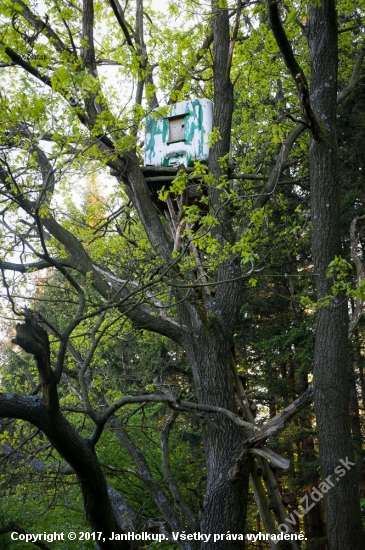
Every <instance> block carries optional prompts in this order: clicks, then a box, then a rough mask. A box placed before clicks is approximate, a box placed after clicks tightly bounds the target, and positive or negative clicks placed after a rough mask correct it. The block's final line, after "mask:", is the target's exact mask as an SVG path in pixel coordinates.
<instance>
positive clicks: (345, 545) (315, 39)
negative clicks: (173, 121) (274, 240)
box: [308, 0, 365, 550]
mask: <svg viewBox="0 0 365 550" xmlns="http://www.w3.org/2000/svg"><path fill="white" fill-rule="evenodd" d="M308 46H309V52H310V58H311V63H312V73H311V77H312V78H311V93H310V99H311V104H312V109H313V112H314V114H315V116H316V119H317V122H318V126H319V131H318V136H317V137H313V136H312V138H311V144H310V152H309V162H310V179H311V213H312V224H313V230H312V253H313V262H314V270H315V274H316V285H317V297H318V299H322V298H324V297H325V296H327V295H330V294H331V286H332V284H333V281H332V280H330V279H329V278H328V277H327V268H328V265H329V263H330V262H331V261H332V260H333V259H334V257H335V256H336V255H337V256H340V255H341V241H340V209H339V182H338V177H337V155H336V151H337V136H336V101H337V67H338V47H337V18H336V7H335V2H334V0H322V2H321V3H320V4H317V3H313V4H312V5H311V7H310V10H309V22H308ZM347 328H348V314H347V299H346V297H345V296H336V297H335V298H334V299H333V301H332V303H331V304H330V305H328V306H325V307H321V308H320V309H319V312H318V319H317V332H316V344H315V356H314V381H315V389H314V406H315V413H316V419H317V431H318V443H319V454H320V465H321V477H322V480H324V479H325V478H326V477H328V476H329V475H332V474H333V473H334V470H335V468H336V467H337V466H338V465H339V464H340V462H339V461H340V459H343V460H346V459H347V458H348V459H349V460H350V461H351V463H354V462H355V460H354V455H353V450H352V444H351V433H350V422H349V414H348V411H349V398H348V381H347V338H348V336H347ZM333 479H334V487H333V488H332V489H331V491H329V492H328V493H327V494H325V495H324V503H325V511H326V518H327V534H328V541H329V548H330V550H338V549H340V548H341V550H360V549H363V548H364V547H365V542H364V534H363V531H362V525H361V516H360V508H359V494H358V483H357V474H356V468H355V467H352V468H350V469H349V470H346V475H344V476H343V477H342V478H339V477H336V475H335V476H334V478H333Z"/></svg>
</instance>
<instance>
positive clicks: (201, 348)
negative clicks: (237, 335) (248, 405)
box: [186, 320, 251, 550]
mask: <svg viewBox="0 0 365 550" xmlns="http://www.w3.org/2000/svg"><path fill="white" fill-rule="evenodd" d="M192 332H193V334H192V338H191V342H190V343H187V346H186V349H187V354H188V359H189V363H190V365H191V368H192V370H193V374H194V379H195V383H196V390H197V394H198V400H199V402H200V403H204V404H210V405H215V406H221V407H225V408H227V409H230V410H232V411H236V409H237V407H236V403H235V397H234V381H233V374H232V371H231V341H232V335H228V334H227V333H226V331H225V330H224V328H223V326H222V325H221V324H220V323H217V321H216V320H214V321H213V322H212V323H211V324H210V325H206V324H201V325H200V327H197V326H196V327H195V329H194V330H193V331H192ZM248 435H249V434H245V432H244V431H243V430H242V428H239V427H238V426H237V425H236V424H234V423H233V422H232V421H231V420H229V419H227V418H222V416H220V417H219V415H216V414H208V415H206V416H205V421H204V424H203V441H204V447H205V454H206V468H207V484H206V493H205V500H204V506H203V515H202V520H201V527H200V530H201V532H202V533H211V534H227V533H228V532H230V533H236V534H242V535H243V534H244V533H245V518H246V507H247V494H248V481H249V473H250V463H251V460H250V459H248V458H247V461H246V462H244V463H243V465H242V468H241V469H240V470H239V472H238V474H237V475H234V476H233V477H232V474H231V472H230V470H231V468H234V466H235V464H236V462H237V459H238V457H239V455H240V453H241V451H242V450H243V441H244V439H245V437H246V438H247V437H248ZM244 546H245V542H244V540H240V541H230V540H228V541H227V540H220V541H216V542H215V543H214V542H213V541H212V540H210V541H209V542H208V543H207V544H204V550H210V549H211V548H212V549H214V550H235V549H237V550H241V549H242V548H244Z"/></svg>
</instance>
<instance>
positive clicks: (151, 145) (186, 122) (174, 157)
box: [144, 99, 213, 167]
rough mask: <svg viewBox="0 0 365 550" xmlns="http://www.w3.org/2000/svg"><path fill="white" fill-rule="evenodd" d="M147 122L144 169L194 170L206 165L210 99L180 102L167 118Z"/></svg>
mask: <svg viewBox="0 0 365 550" xmlns="http://www.w3.org/2000/svg"><path fill="white" fill-rule="evenodd" d="M155 117H156V115H155V116H153V115H152V114H151V115H149V116H148V117H147V118H146V135H145V150H144V151H145V152H144V159H145V166H179V165H180V164H183V165H184V166H186V167H188V166H193V165H194V162H195V161H198V160H199V161H201V162H207V160H208V155H209V146H208V140H209V134H210V132H211V131H212V121H213V103H212V102H211V101H209V99H192V100H189V101H181V102H180V103H176V105H171V106H170V107H169V111H168V115H167V116H164V117H158V118H155Z"/></svg>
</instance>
